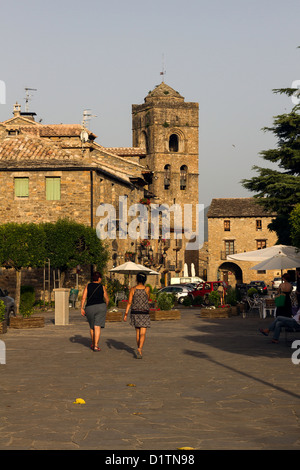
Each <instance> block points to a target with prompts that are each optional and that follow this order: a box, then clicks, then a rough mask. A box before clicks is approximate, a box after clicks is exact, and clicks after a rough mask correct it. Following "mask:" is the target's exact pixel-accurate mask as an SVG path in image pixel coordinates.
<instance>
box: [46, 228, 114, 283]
mask: <svg viewBox="0 0 300 470" xmlns="http://www.w3.org/2000/svg"><path fill="white" fill-rule="evenodd" d="M43 227H44V231H45V234H46V252H47V258H49V259H50V264H51V266H52V267H54V268H57V269H59V270H60V272H61V278H60V285H63V282H64V278H65V273H66V271H67V269H72V268H75V267H76V266H77V265H88V264H90V265H92V264H94V265H96V266H97V269H99V270H102V269H103V268H104V267H105V265H106V263H107V260H108V250H107V248H106V247H105V246H104V244H103V242H102V241H101V240H100V239H99V238H98V237H97V234H96V230H95V229H93V228H91V227H87V226H85V225H83V224H79V223H77V222H75V221H72V220H68V219H60V220H58V221H57V222H56V223H54V224H53V223H45V224H43Z"/></svg>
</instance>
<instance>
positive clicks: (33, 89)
mask: <svg viewBox="0 0 300 470" xmlns="http://www.w3.org/2000/svg"><path fill="white" fill-rule="evenodd" d="M29 91H37V89H36V88H28V87H26V88H25V93H26V98H25V112H26V113H28V112H29V104H28V103H29V101H30V97H31V96H32V95H30V94H29Z"/></svg>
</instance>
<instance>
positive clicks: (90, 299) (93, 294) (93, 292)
mask: <svg viewBox="0 0 300 470" xmlns="http://www.w3.org/2000/svg"><path fill="white" fill-rule="evenodd" d="M100 286H101V284H99V286H97V287H96V289H95V290H94V292H93V293H92V294H91V295H90V296H89V298H88V299H87V301H86V302H88V301H89V300H91V298H92V297H93V295H94V294H95V292H96V290H97V289H99V287H100Z"/></svg>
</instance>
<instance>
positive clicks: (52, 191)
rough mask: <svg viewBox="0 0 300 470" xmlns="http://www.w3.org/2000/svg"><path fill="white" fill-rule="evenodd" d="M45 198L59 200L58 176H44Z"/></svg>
mask: <svg viewBox="0 0 300 470" xmlns="http://www.w3.org/2000/svg"><path fill="white" fill-rule="evenodd" d="M46 199H47V201H59V200H60V177H55V178H46Z"/></svg>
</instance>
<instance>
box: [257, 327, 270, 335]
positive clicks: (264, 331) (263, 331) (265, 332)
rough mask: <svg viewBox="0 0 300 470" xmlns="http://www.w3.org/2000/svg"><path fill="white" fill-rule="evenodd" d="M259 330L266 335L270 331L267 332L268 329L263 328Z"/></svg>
mask: <svg viewBox="0 0 300 470" xmlns="http://www.w3.org/2000/svg"><path fill="white" fill-rule="evenodd" d="M259 331H260V332H261V333H262V334H263V335H265V336H268V335H269V333H267V330H264V329H263V328H259Z"/></svg>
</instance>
